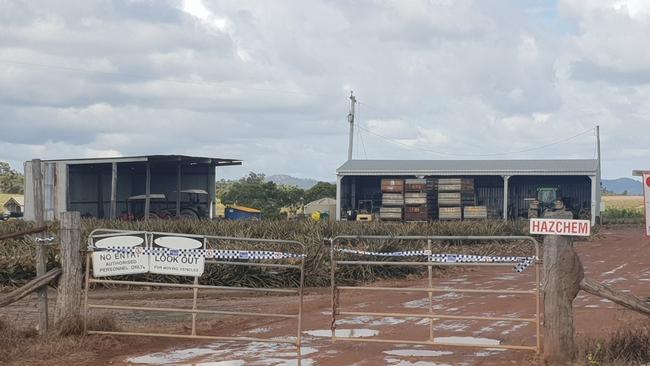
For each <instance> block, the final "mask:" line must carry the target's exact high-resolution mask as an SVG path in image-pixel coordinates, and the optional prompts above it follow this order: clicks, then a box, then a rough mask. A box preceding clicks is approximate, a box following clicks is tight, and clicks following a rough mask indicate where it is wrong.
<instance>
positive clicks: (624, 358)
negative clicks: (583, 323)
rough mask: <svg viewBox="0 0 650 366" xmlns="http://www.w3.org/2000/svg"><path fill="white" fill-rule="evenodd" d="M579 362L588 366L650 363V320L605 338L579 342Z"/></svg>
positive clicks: (622, 329) (626, 327)
mask: <svg viewBox="0 0 650 366" xmlns="http://www.w3.org/2000/svg"><path fill="white" fill-rule="evenodd" d="M578 349H579V350H578V361H579V363H580V364H583V365H588V366H600V365H603V366H604V365H614V366H618V365H621V366H622V365H646V364H648V363H650V320H645V321H642V322H635V323H633V324H628V325H625V326H622V327H620V328H619V329H617V330H616V331H615V332H613V333H611V334H609V335H607V336H604V337H588V338H584V339H581V340H579V341H578Z"/></svg>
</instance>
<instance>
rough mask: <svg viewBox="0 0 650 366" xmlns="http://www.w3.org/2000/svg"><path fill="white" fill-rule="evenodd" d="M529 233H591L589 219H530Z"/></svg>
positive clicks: (573, 234)
mask: <svg viewBox="0 0 650 366" xmlns="http://www.w3.org/2000/svg"><path fill="white" fill-rule="evenodd" d="M530 233H531V234H541V235H569V236H589V235H591V222H589V220H568V219H530Z"/></svg>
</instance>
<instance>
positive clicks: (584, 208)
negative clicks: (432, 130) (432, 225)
mask: <svg viewBox="0 0 650 366" xmlns="http://www.w3.org/2000/svg"><path fill="white" fill-rule="evenodd" d="M336 173H337V179H336V185H337V199H336V203H337V209H336V212H337V219H338V220H340V219H342V218H345V217H346V214H347V213H348V212H354V211H358V212H363V211H365V212H372V213H373V214H376V215H378V216H380V217H381V215H384V216H383V217H386V218H389V217H391V216H390V215H392V217H393V218H395V219H405V220H407V221H424V220H437V219H443V218H457V219H461V217H465V218H467V217H472V218H504V219H514V218H519V217H524V218H525V217H528V215H529V209H530V208H531V202H533V201H534V199H535V198H536V197H537V195H538V189H542V190H543V189H545V188H553V189H556V190H557V192H558V196H559V197H561V199H562V201H563V202H564V204H565V205H566V207H567V208H569V209H571V210H572V211H574V213H575V216H581V217H588V218H589V219H590V220H591V222H592V224H594V223H595V222H596V218H597V216H600V167H599V161H598V160H596V159H593V160H591V159H588V160H587V159H585V160H349V161H347V162H346V163H345V164H343V165H342V166H341V167H339V168H338V169H337V171H336ZM391 184H395V186H390V185H391ZM409 186H410V187H413V189H411V192H409ZM391 192H395V193H391ZM409 200H410V202H411V203H416V204H417V205H409ZM454 200H456V204H455V205H453V204H452V205H450V204H449V202H450V201H452V203H453V202H454ZM418 205H419V206H418ZM448 206H453V207H448ZM592 213H594V214H592ZM408 215H411V216H412V217H413V220H409V219H408Z"/></svg>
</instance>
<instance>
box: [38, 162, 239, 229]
mask: <svg viewBox="0 0 650 366" xmlns="http://www.w3.org/2000/svg"><path fill="white" fill-rule="evenodd" d="M229 165H241V161H239V160H233V159H221V158H206V157H196V156H184V155H148V156H133V157H116V158H93V159H70V160H63V159H62V160H43V161H42V168H41V171H42V175H43V197H44V201H45V203H44V212H45V217H46V219H47V220H53V219H58V218H59V214H60V213H61V212H65V211H79V212H81V215H82V216H84V217H97V218H120V217H121V218H126V219H132V218H150V217H161V218H164V217H168V216H185V217H199V218H212V217H213V215H214V213H213V207H214V205H213V202H214V201H215V181H216V178H215V176H216V169H215V168H217V167H222V166H229ZM32 184H33V182H32V164H31V161H28V162H26V163H25V219H26V220H33V219H34V202H33V198H32V196H33V186H32Z"/></svg>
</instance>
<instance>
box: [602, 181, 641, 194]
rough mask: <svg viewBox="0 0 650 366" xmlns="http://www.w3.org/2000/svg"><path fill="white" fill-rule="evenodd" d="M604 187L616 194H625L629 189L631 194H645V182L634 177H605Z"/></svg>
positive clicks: (628, 192)
mask: <svg viewBox="0 0 650 366" xmlns="http://www.w3.org/2000/svg"><path fill="white" fill-rule="evenodd" d="M602 183H603V187H605V188H607V190H608V191H612V192H614V193H616V194H623V192H624V191H627V194H628V195H630V196H640V195H642V194H643V184H642V183H641V182H640V181H638V180H634V179H632V178H617V179H603V180H602Z"/></svg>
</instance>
